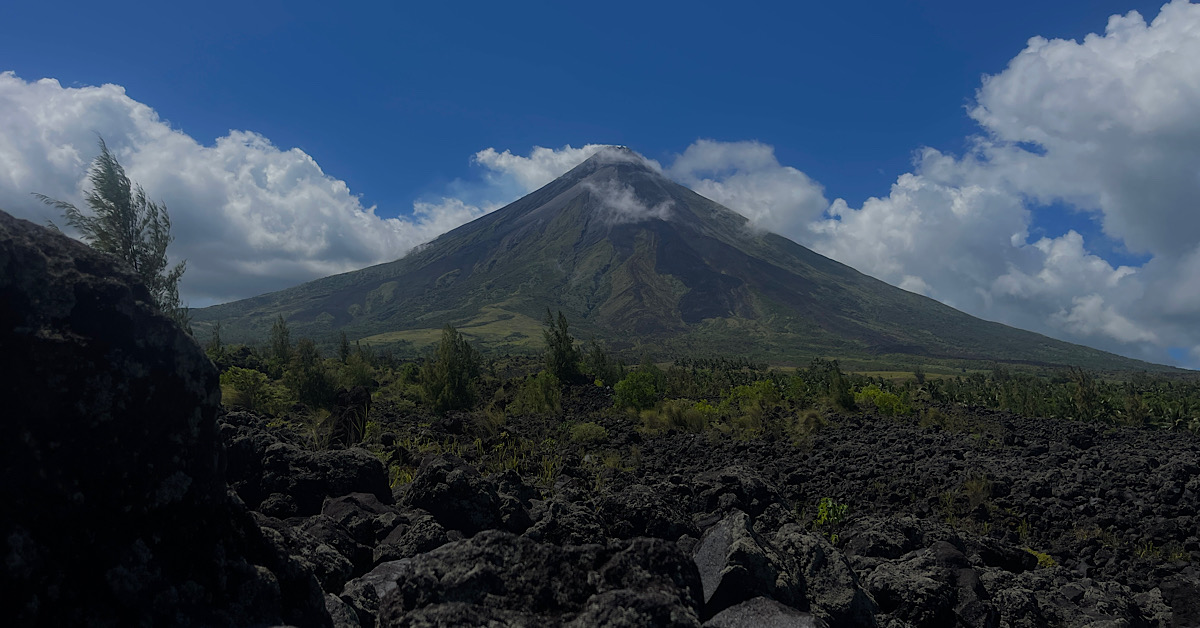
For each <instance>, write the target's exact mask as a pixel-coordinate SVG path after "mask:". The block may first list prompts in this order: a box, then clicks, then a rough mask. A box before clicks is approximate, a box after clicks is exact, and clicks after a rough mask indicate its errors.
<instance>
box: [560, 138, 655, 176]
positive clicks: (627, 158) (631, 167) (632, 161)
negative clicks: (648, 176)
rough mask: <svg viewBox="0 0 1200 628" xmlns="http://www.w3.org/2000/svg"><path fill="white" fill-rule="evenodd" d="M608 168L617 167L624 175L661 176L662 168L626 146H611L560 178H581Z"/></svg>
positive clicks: (599, 151) (602, 149) (597, 152)
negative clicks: (637, 173)
mask: <svg viewBox="0 0 1200 628" xmlns="http://www.w3.org/2000/svg"><path fill="white" fill-rule="evenodd" d="M608 166H619V167H621V168H620V170H621V171H622V172H624V173H632V172H639V171H640V172H650V173H653V174H656V175H659V176H662V166H660V165H659V164H658V162H656V161H654V160H653V159H647V158H646V157H643V156H642V155H641V154H640V153H638V152H637V151H635V150H633V149H631V148H629V147H628V146H620V145H611V146H605V147H603V148H601V149H600V150H598V151H596V152H595V153H593V154H592V156H591V157H588V158H587V159H585V160H583V163H581V164H579V165H578V166H575V167H574V168H572V169H571V171H570V172H567V173H566V174H564V175H563V177H562V178H565V179H574V178H583V177H586V176H588V175H590V174H592V173H593V172H596V171H597V170H600V169H602V168H605V167H608Z"/></svg>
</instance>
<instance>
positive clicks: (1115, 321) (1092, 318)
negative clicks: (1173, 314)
mask: <svg viewBox="0 0 1200 628" xmlns="http://www.w3.org/2000/svg"><path fill="white" fill-rule="evenodd" d="M1054 318H1055V319H1056V320H1058V321H1060V322H1061V324H1062V326H1063V327H1064V328H1065V329H1067V330H1069V331H1071V332H1073V333H1076V334H1079V335H1081V336H1096V335H1101V336H1107V337H1109V338H1115V339H1117V340H1119V341H1121V342H1153V343H1156V342H1158V336H1157V335H1155V334H1154V332H1151V331H1147V330H1145V329H1142V328H1141V327H1139V326H1138V325H1135V324H1134V323H1133V322H1131V321H1130V320H1129V319H1127V318H1125V317H1124V316H1121V315H1120V314H1118V313H1117V312H1116V311H1115V310H1114V309H1113V308H1112V307H1111V306H1108V305H1105V303H1104V297H1102V296H1100V295H1098V294H1089V295H1086V296H1082V297H1073V298H1072V299H1071V309H1070V311H1067V310H1066V309H1063V310H1059V311H1058V312H1057V313H1056V314H1055V315H1054Z"/></svg>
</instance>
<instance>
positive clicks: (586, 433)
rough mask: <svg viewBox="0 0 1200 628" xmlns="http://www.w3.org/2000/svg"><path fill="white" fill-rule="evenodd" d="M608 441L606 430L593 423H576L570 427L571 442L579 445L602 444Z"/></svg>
mask: <svg viewBox="0 0 1200 628" xmlns="http://www.w3.org/2000/svg"><path fill="white" fill-rule="evenodd" d="M606 440H608V430H606V429H604V426H602V425H597V424H595V423H576V424H575V425H573V426H571V442H573V443H579V444H581V445H591V444H594V443H602V442H604V441H606Z"/></svg>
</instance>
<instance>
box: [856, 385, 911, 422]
mask: <svg viewBox="0 0 1200 628" xmlns="http://www.w3.org/2000/svg"><path fill="white" fill-rule="evenodd" d="M854 404H855V405H858V406H867V407H870V406H875V408H876V409H877V410H878V411H879V414H882V415H884V416H903V415H907V414H912V406H910V405H909V404H908V402H907V401H906V400H905V399H904V398H903V397H901V396H900V395H897V394H896V393H891V392H887V391H885V390H883V389H882V388H880V387H879V385H878V384H871V385H870V386H867V387H866V388H863V389H862V390H861V391H859V392H857V393H854Z"/></svg>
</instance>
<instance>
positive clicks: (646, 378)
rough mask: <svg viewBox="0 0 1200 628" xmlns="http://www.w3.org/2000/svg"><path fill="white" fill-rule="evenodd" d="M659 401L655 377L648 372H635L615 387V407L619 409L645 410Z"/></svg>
mask: <svg viewBox="0 0 1200 628" xmlns="http://www.w3.org/2000/svg"><path fill="white" fill-rule="evenodd" d="M657 400H658V389H657V388H656V387H655V377H654V375H652V374H651V373H648V372H646V371H634V372H632V373H630V374H629V375H626V376H625V379H622V380H621V381H619V382H617V385H616V386H613V405H615V406H616V407H618V408H633V409H634V410H645V409H647V408H650V407H651V406H653V405H654V403H655V402H656V401H657Z"/></svg>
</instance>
